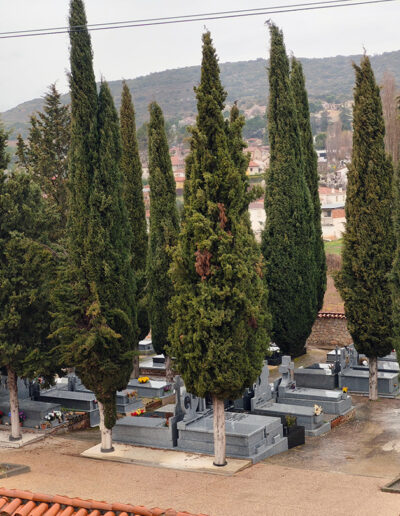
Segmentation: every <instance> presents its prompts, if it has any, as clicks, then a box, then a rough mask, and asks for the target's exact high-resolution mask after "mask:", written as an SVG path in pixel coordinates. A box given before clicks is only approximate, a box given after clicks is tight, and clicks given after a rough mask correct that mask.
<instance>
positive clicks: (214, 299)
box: [170, 32, 269, 399]
mask: <svg viewBox="0 0 400 516" xmlns="http://www.w3.org/2000/svg"><path fill="white" fill-rule="evenodd" d="M195 91H196V96H197V101H198V104H197V106H198V115H197V123H196V126H195V127H194V128H192V137H191V142H190V145H191V154H190V156H189V158H188V161H187V163H188V164H189V167H188V169H189V178H190V179H189V181H187V182H186V183H187V184H185V211H184V219H183V222H182V227H181V232H180V235H179V241H178V246H177V248H176V251H175V253H174V259H173V264H172V266H171V276H172V281H173V284H174V288H175V294H174V296H173V298H172V300H171V303H170V309H171V313H172V320H173V324H172V326H171V329H170V340H171V355H173V356H174V357H176V362H177V369H178V370H179V371H180V373H181V374H182V376H183V379H184V381H185V385H186V387H187V389H188V391H190V392H192V393H194V394H196V395H197V396H204V395H205V394H207V393H208V394H211V395H213V396H216V397H217V398H219V399H224V398H235V397H238V396H240V395H241V394H242V392H243V389H244V388H245V387H246V386H249V385H251V384H252V382H254V380H255V379H256V377H257V375H258V374H259V373H260V370H261V367H262V360H263V358H264V356H265V352H266V349H267V342H268V327H269V316H268V315H267V313H266V311H265V304H266V289H265V285H264V283H263V280H262V275H263V262H262V257H261V255H260V252H259V249H258V246H257V244H256V242H255V239H254V235H253V234H252V232H251V229H250V228H249V224H248V218H247V215H246V213H247V209H248V196H247V192H246V185H245V182H244V177H243V164H244V162H242V161H241V162H240V163H238V161H237V158H238V150H239V147H240V146H241V145H242V141H240V142H239V140H238V139H237V138H236V137H235V141H236V144H235V146H234V147H231V146H230V143H229V141H230V140H231V142H232V137H233V135H234V134H236V135H237V133H236V131H237V129H238V127H239V126H240V124H242V120H241V119H239V122H237V124H238V125H237V126H236V128H235V130H234V129H233V128H231V130H230V127H229V124H228V123H227V122H225V121H224V118H223V111H224V100H225V97H226V93H225V91H224V90H223V88H222V86H221V82H220V73H219V67H218V62H217V57H216V54H215V50H214V48H213V46H212V40H211V36H210V33H209V32H207V33H205V34H204V35H203V60H202V71H201V81H200V85H199V87H197V88H196V90H195ZM235 116H236V115H235ZM235 116H234V117H233V120H235ZM236 120H237V118H236ZM233 123H235V122H234V121H233ZM235 156H236V158H235ZM246 159H247V158H246Z"/></svg>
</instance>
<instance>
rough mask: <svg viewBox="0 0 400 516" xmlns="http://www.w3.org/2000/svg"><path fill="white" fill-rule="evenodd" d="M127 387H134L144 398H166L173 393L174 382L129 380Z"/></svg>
mask: <svg viewBox="0 0 400 516" xmlns="http://www.w3.org/2000/svg"><path fill="white" fill-rule="evenodd" d="M127 389H133V390H135V391H136V392H137V394H138V396H141V397H143V398H160V399H163V398H166V397H168V396H170V395H171V394H172V393H173V390H174V388H173V384H172V383H169V382H166V381H163V380H148V381H147V382H145V383H141V382H139V380H137V379H131V380H129V383H128V385H127Z"/></svg>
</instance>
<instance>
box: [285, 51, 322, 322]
mask: <svg viewBox="0 0 400 516" xmlns="http://www.w3.org/2000/svg"><path fill="white" fill-rule="evenodd" d="M290 79H291V85H292V90H293V95H294V100H295V103H296V110H297V119H298V122H299V128H300V136H301V145H302V151H303V160H304V175H305V178H306V182H307V186H308V189H309V191H310V195H311V201H312V204H313V208H314V221H313V223H314V232H315V242H314V246H313V247H314V260H315V267H316V276H315V278H314V280H315V295H316V312H318V311H319V310H321V308H322V304H323V302H324V294H325V290H326V259H325V249H324V241H323V239H322V227H321V201H320V200H319V194H318V179H319V176H318V156H317V153H316V152H315V149H314V142H313V136H312V131H311V122H310V108H309V106H308V95H307V90H306V86H305V79H304V74H303V67H302V65H301V63H300V61H298V60H297V59H295V58H294V57H293V58H292V71H291V75H290Z"/></svg>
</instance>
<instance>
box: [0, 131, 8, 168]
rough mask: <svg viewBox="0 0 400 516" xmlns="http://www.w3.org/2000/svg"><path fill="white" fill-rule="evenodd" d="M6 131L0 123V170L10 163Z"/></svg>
mask: <svg viewBox="0 0 400 516" xmlns="http://www.w3.org/2000/svg"><path fill="white" fill-rule="evenodd" d="M7 139H8V131H6V130H5V129H4V127H3V125H2V124H1V123H0V170H5V169H6V168H7V167H8V164H9V163H10V155H9V154H8V152H7Z"/></svg>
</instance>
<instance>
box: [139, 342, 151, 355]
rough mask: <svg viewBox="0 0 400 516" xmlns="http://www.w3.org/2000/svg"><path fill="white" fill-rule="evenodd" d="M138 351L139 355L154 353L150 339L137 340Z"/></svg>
mask: <svg viewBox="0 0 400 516" xmlns="http://www.w3.org/2000/svg"><path fill="white" fill-rule="evenodd" d="M138 350H139V353H140V354H141V355H151V354H152V353H154V348H153V343H152V341H151V339H144V340H141V341H140V342H139V346H138Z"/></svg>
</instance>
